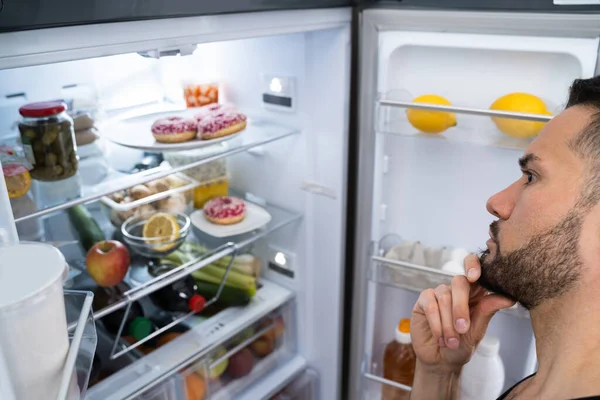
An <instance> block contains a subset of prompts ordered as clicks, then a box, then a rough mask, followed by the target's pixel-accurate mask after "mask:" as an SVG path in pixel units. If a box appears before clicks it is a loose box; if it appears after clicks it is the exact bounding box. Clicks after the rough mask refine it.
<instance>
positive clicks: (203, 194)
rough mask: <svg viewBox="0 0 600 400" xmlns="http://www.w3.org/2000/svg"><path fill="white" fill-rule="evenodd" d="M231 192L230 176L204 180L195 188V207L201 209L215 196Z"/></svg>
mask: <svg viewBox="0 0 600 400" xmlns="http://www.w3.org/2000/svg"><path fill="white" fill-rule="evenodd" d="M228 194H229V177H228V176H227V175H225V176H223V177H220V178H217V179H213V180H210V181H207V182H202V183H201V184H200V185H198V186H197V187H196V188H194V208H196V209H201V208H203V207H204V204H205V203H206V202H207V201H208V200H210V199H214V198H215V197H220V196H227V195H228Z"/></svg>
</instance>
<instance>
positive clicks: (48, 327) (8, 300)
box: [0, 243, 69, 399]
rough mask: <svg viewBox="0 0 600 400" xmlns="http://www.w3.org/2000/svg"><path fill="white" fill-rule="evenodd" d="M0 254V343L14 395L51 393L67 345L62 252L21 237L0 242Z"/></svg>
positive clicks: (55, 389)
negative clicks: (16, 241)
mask: <svg viewBox="0 0 600 400" xmlns="http://www.w3.org/2000/svg"><path fill="white" fill-rule="evenodd" d="M0 260H1V262H0V276H1V277H2V279H0V347H2V349H3V353H4V359H5V361H6V363H7V365H10V370H9V377H10V380H11V382H12V385H13V390H14V392H15V395H16V398H17V399H42V398H55V397H56V395H57V394H58V390H59V387H60V384H61V377H62V373H63V365H64V363H65V359H66V357H67V352H68V350H69V336H68V331H67V318H66V313H65V301H64V298H63V288H62V281H63V278H64V277H65V270H66V269H65V266H66V261H65V258H64V257H63V255H62V254H61V253H60V251H58V249H56V248H54V247H52V246H49V245H46V244H43V243H21V244H17V245H11V246H4V247H0ZM40 329H42V330H43V334H42V335H41V334H40Z"/></svg>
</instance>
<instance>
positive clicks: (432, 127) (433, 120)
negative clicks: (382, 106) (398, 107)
mask: <svg viewBox="0 0 600 400" xmlns="http://www.w3.org/2000/svg"><path fill="white" fill-rule="evenodd" d="M413 103H429V104H439V105H443V106H451V105H452V103H450V102H449V101H448V100H447V99H445V98H444V97H442V96H438V95H436V94H424V95H422V96H419V97H416V98H414V99H413ZM406 116H407V117H408V122H410V124H411V125H412V126H414V127H415V128H417V129H418V130H420V131H421V132H426V133H441V132H444V131H445V130H446V129H448V128H451V127H453V126H456V115H454V113H450V112H443V111H427V110H418V109H416V108H409V109H408V110H406Z"/></svg>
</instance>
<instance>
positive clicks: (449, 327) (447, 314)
mask: <svg viewBox="0 0 600 400" xmlns="http://www.w3.org/2000/svg"><path fill="white" fill-rule="evenodd" d="M434 292H435V297H436V298H437V302H438V306H439V307H440V316H441V318H442V333H443V334H444V341H445V342H446V346H448V347H449V348H451V349H457V348H458V346H459V344H460V340H459V336H460V335H459V334H458V333H457V332H456V330H455V329H454V319H453V318H452V291H451V289H450V287H449V286H447V285H440V286H438V287H437V288H435V290H434Z"/></svg>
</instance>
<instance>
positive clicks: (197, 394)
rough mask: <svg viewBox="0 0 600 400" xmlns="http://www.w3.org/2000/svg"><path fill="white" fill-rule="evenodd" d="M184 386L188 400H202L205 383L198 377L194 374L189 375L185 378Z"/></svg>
mask: <svg viewBox="0 0 600 400" xmlns="http://www.w3.org/2000/svg"><path fill="white" fill-rule="evenodd" d="M185 386H186V389H187V394H188V399H189V400H202V399H203V398H204V393H205V392H206V383H204V379H202V378H201V377H200V376H198V375H196V374H195V373H191V374H189V375H188V376H186V377H185Z"/></svg>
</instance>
